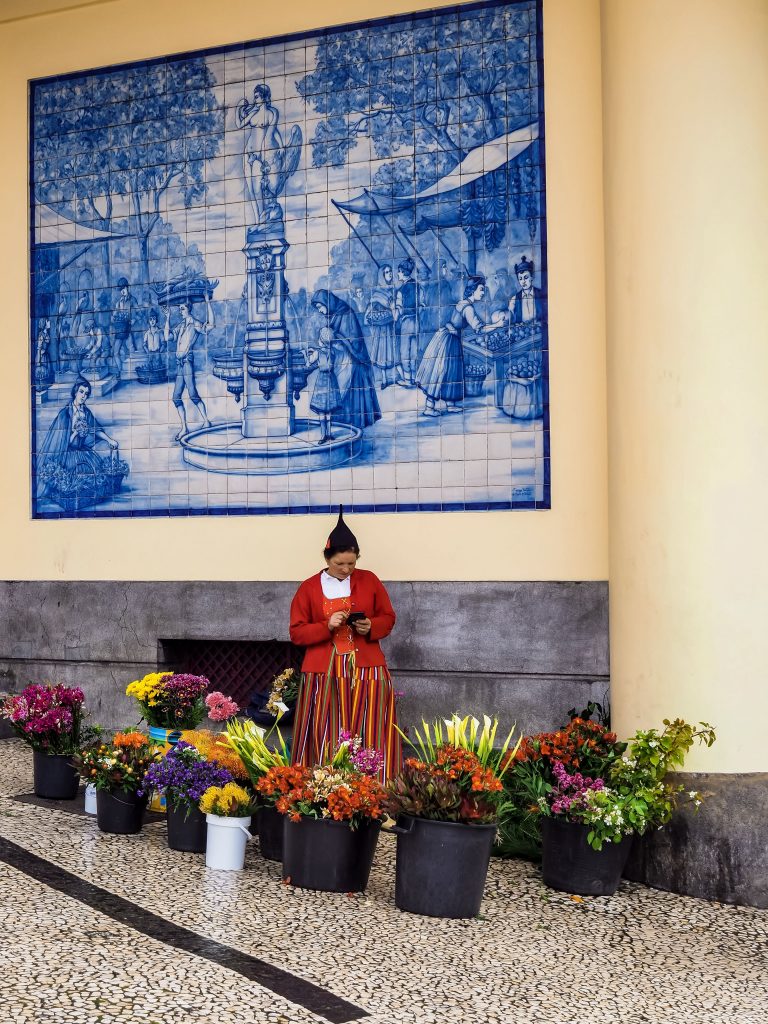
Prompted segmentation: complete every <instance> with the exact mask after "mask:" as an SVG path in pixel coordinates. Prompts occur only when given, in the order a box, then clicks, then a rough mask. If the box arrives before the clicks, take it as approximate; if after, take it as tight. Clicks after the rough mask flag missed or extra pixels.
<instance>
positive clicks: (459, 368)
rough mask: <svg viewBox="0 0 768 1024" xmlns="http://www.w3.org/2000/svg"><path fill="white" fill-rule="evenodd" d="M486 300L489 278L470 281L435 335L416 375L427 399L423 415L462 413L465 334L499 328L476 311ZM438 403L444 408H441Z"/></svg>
mask: <svg viewBox="0 0 768 1024" xmlns="http://www.w3.org/2000/svg"><path fill="white" fill-rule="evenodd" d="M484 297H485V278H484V277H482V276H480V275H476V276H472V277H470V278H469V279H468V280H467V283H466V285H465V286H464V297H463V298H462V299H460V300H459V301H458V302H457V303H456V305H455V306H454V308H453V311H452V313H451V315H450V316H449V317H448V320H447V321H446V323H445V324H443V326H442V327H440V328H439V329H438V330H437V331H436V332H435V334H434V336H433V338H432V340H431V341H430V343H429V344H428V345H427V347H426V349H425V351H424V355H423V356H422V359H421V363H420V364H419V368H418V370H417V371H416V385H417V387H419V388H420V389H421V390H422V391H423V392H424V394H425V395H426V396H427V400H426V403H425V405H424V410H423V414H424V415H425V416H441V415H442V414H443V412H461V408H462V406H461V403H462V402H463V400H464V348H463V346H462V343H461V332H462V330H464V329H465V328H466V327H470V328H471V329H472V330H473V331H474V332H475V333H476V334H487V333H489V332H490V331H495V330H496V329H497V327H498V324H496V323H491V324H486V323H485V321H484V320H483V318H482V317H481V316H480V314H479V313H478V312H477V310H476V309H475V305H476V304H477V303H479V302H482V301H483V298H484ZM438 403H441V404H440V407H438Z"/></svg>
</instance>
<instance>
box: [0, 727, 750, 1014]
mask: <svg viewBox="0 0 768 1024" xmlns="http://www.w3.org/2000/svg"><path fill="white" fill-rule="evenodd" d="M31 780H32V758H31V754H30V752H29V750H28V749H27V748H26V747H25V746H24V745H23V744H21V743H20V742H18V741H16V740H4V741H2V742H0V892H1V893H2V929H1V930H0V1008H2V1012H0V1020H1V1021H3V1022H5V1021H8V1022H13V1024H16V1022H19V1024H22V1022H23V1024H26V1022H30V1024H113V1022H116V1024H117V1022H119V1024H123V1022H125V1024H134V1022H145V1024H161V1022H162V1024H165V1022H166V1021H168V1020H171V1019H176V1020H187V1021H192V1022H208V1021H210V1022H214V1021H215V1022H217V1024H218V1022H220V1024H241V1022H242V1024H251V1022H258V1024H261V1022H265V1024H308V1022H339V1024H341V1022H345V1021H355V1020H361V1021H363V1020H364V1021H366V1022H370V1024H411V1022H413V1024H422V1022H423V1024H444V1022H445V1024H486V1022H490V1024H522V1022H526V1024H527V1022H530V1021H535V1022H537V1024H615V1022H620V1024H765V1022H766V1020H768V912H766V911H761V910H753V909H750V908H745V907H735V906H725V905H721V904H716V903H707V902H704V901H700V900H694V899H690V898H686V897H679V896H674V895H672V894H669V893H663V892H657V891H654V890H651V889H647V888H645V887H644V886H641V885H637V884H634V883H629V882H624V883H622V886H621V888H620V890H619V892H618V893H617V894H616V895H615V896H613V897H610V898H601V897H592V898H589V897H585V898H583V899H581V900H577V899H573V898H571V897H569V896H567V895H565V894H563V893H555V892H553V891H551V890H548V889H546V888H545V887H544V886H543V885H542V883H541V881H540V877H539V872H538V870H537V868H536V867H535V866H534V865H531V864H527V863H525V862H522V861H500V860H495V859H494V860H493V861H492V863H491V868H490V872H489V878H488V885H487V888H486V896H485V899H484V901H483V907H482V913H481V916H480V917H479V918H478V919H476V920H470V921H442V920H435V919H431V918H421V917H417V916H414V915H410V914H403V913H401V912H400V911H398V910H397V909H396V908H395V905H394V840H393V838H392V837H390V836H382V838H381V840H380V843H379V849H378V852H377V856H376V861H375V863H374V868H373V872H372V876H371V883H370V887H369V889H368V891H367V892H366V893H365V894H362V895H357V896H347V895H335V894H323V893H314V892H308V891H303V890H299V889H294V888H292V887H290V886H285V885H283V884H282V882H281V871H280V865H277V864H273V863H271V862H267V861H263V860H262V859H261V858H260V856H259V854H258V850H257V848H256V847H257V844H256V842H254V843H252V844H250V845H249V849H248V853H247V857H246V866H245V870H244V871H242V872H216V871H211V870H210V869H207V868H206V867H205V865H204V861H203V858H202V857H199V856H196V855H194V854H185V853H179V852H176V851H173V850H169V849H168V848H167V845H166V842H165V823H164V821H163V820H162V819H161V820H154V821H151V822H150V823H149V824H147V825H145V827H144V830H143V832H142V833H141V834H140V835H138V836H110V835H105V834H103V833H101V832H99V830H98V828H97V825H96V822H95V820H94V819H93V818H92V817H90V816H85V815H82V814H77V813H72V811H71V810H63V809H62V808H61V807H60V806H58V805H53V804H48V803H46V802H43V801H35V802H29V801H24V802H21V801H19V800H18V799H16V798H17V797H18V796H19V795H20V794H26V793H29V791H30V789H31Z"/></svg>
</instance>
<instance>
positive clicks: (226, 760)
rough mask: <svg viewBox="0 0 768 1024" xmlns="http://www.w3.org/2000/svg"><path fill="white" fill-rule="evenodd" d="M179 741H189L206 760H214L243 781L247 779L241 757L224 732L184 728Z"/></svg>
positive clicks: (246, 772)
mask: <svg viewBox="0 0 768 1024" xmlns="http://www.w3.org/2000/svg"><path fill="white" fill-rule="evenodd" d="M180 742H184V743H189V745H190V746H192V747H194V748H195V750H197V751H198V752H199V753H200V754H202V756H203V757H204V758H205V760H206V761H215V762H216V763H217V764H219V765H220V766H221V767H222V768H226V769H227V771H228V772H229V773H230V774H231V775H232V777H233V778H235V779H239V780H240V781H243V782H244V781H246V780H247V779H248V771H247V769H246V767H245V765H244V764H243V761H242V758H241V757H240V756H239V755H238V753H237V752H236V751H235V750H233V749H232V747H231V746H230V745H229V743H228V742H227V737H226V734H223V733H215V732H211V731H210V730H209V729H186V730H185V731H184V732H182V734H181V737H180Z"/></svg>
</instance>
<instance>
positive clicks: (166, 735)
mask: <svg viewBox="0 0 768 1024" xmlns="http://www.w3.org/2000/svg"><path fill="white" fill-rule="evenodd" d="M181 732H182V730H181V729H165V728H163V727H162V726H160V725H151V726H150V727H149V738H150V739H151V740H152V741H153V742H154V743H157V744H158V745H159V746H162V747H163V749H164V750H165V751H166V752H167V751H168V750H170V748H171V747H175V746H176V744H177V743H178V742H179V740H180V739H181ZM149 809H150V811H154V813H155V814H165V811H166V804H165V794H164V793H153V794H152V799H151V800H150V803H149Z"/></svg>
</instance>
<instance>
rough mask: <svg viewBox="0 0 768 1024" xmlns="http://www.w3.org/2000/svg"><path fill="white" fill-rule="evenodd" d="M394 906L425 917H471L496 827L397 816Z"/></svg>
mask: <svg viewBox="0 0 768 1024" xmlns="http://www.w3.org/2000/svg"><path fill="white" fill-rule="evenodd" d="M391 831H393V832H395V833H396V834H397V861H396V870H395V905H396V906H397V907H398V908H399V909H400V910H407V911H409V913H411V914H424V915H425V916H426V917H448V918H461V917H477V915H478V914H479V913H480V904H481V903H482V901H483V890H484V888H485V879H486V876H487V874H488V864H489V862H490V859H491V849H492V847H493V839H494V836H495V835H496V825H465V824H463V823H461V822H454V821H431V820H429V819H427V818H414V817H411V816H410V815H408V814H401V815H399V816H398V819H397V825H395V827H394V828H393V829H391Z"/></svg>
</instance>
